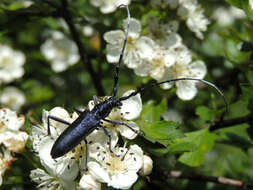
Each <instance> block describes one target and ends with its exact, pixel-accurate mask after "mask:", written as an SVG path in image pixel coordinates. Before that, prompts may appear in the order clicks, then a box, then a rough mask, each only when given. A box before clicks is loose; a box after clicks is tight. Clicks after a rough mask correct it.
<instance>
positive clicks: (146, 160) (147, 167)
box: [139, 155, 153, 176]
mask: <svg viewBox="0 0 253 190" xmlns="http://www.w3.org/2000/svg"><path fill="white" fill-rule="evenodd" d="M152 169H153V160H152V159H151V158H150V157H149V156H147V155H144V156H143V165H142V168H141V169H140V172H139V173H140V175H142V176H146V175H149V174H151V172H152Z"/></svg>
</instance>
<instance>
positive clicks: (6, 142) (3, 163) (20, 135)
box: [0, 108, 28, 185]
mask: <svg viewBox="0 0 253 190" xmlns="http://www.w3.org/2000/svg"><path fill="white" fill-rule="evenodd" d="M23 125H24V117H23V116H20V117H18V116H17V115H16V113H15V112H14V111H11V110H9V109H7V108H2V109H0V146H1V150H2V151H1V154H0V185H1V184H2V175H3V174H4V172H5V170H6V169H8V168H9V167H10V164H11V162H12V161H14V160H15V158H14V157H13V156H12V154H11V153H19V152H21V151H22V150H23V149H24V147H25V144H26V141H27V139H28V135H27V133H25V132H22V131H20V128H21V127H22V126H23Z"/></svg>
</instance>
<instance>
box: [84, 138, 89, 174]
mask: <svg viewBox="0 0 253 190" xmlns="http://www.w3.org/2000/svg"><path fill="white" fill-rule="evenodd" d="M84 142H85V146H86V155H85V171H88V166H87V164H88V158H89V151H88V142H87V140H86V139H84Z"/></svg>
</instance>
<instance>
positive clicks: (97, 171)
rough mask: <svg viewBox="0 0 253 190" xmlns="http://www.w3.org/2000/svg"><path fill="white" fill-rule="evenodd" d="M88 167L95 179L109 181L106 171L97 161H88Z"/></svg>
mask: <svg viewBox="0 0 253 190" xmlns="http://www.w3.org/2000/svg"><path fill="white" fill-rule="evenodd" d="M88 169H89V173H90V174H91V175H92V177H94V178H95V179H96V180H98V181H100V182H103V183H108V182H109V181H110V178H109V175H108V173H107V172H106V171H105V170H104V169H103V168H102V167H101V166H100V165H99V164H98V163H97V162H93V161H90V162H88Z"/></svg>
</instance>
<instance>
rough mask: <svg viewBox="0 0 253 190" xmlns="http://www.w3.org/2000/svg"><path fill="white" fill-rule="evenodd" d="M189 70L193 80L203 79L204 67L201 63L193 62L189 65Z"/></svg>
mask: <svg viewBox="0 0 253 190" xmlns="http://www.w3.org/2000/svg"><path fill="white" fill-rule="evenodd" d="M189 69H190V72H191V74H192V77H194V78H198V79H203V78H204V76H205V75H206V65H205V63H204V62H203V61H200V60H198V61H194V62H193V63H191V64H190V65H189Z"/></svg>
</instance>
